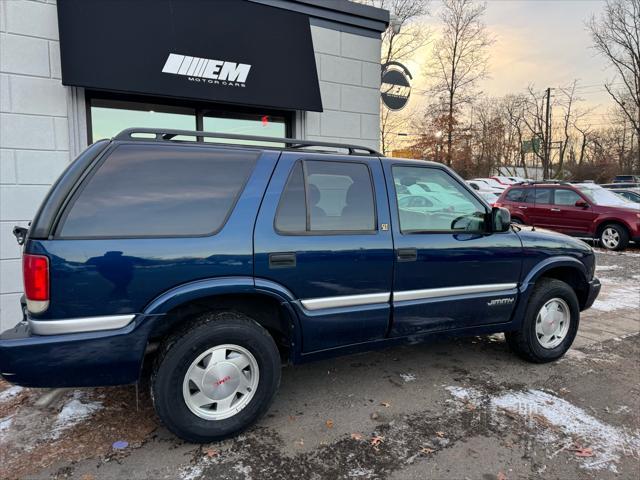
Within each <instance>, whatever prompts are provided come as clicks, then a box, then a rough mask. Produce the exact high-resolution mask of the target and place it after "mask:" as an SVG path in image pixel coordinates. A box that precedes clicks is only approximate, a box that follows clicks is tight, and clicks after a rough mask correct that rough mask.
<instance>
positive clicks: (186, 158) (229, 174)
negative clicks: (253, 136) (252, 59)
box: [60, 145, 258, 237]
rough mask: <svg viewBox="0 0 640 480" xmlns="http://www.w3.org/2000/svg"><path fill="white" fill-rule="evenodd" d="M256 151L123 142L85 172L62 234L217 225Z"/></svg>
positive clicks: (196, 231) (163, 231) (200, 229)
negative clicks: (86, 176) (91, 171)
mask: <svg viewBox="0 0 640 480" xmlns="http://www.w3.org/2000/svg"><path fill="white" fill-rule="evenodd" d="M257 157H258V153H257V152H249V151H241V150H213V149H210V148H200V147H186V146H185V147H179V146H171V147H168V146H149V145H121V146H119V147H118V148H117V149H116V150H114V151H113V152H112V153H111V154H110V156H109V157H108V158H107V159H106V161H104V162H103V163H102V164H101V165H100V166H99V167H98V170H97V171H96V172H95V174H94V175H93V176H92V177H90V179H89V180H88V182H87V183H86V185H85V186H84V188H83V189H82V190H81V192H80V193H79V195H77V198H76V199H75V201H74V203H73V204H72V206H71V210H70V211H69V212H68V215H67V217H66V219H65V221H64V224H63V225H62V228H61V231H60V234H61V236H63V237H104V236H107V237H118V236H123V237H124V236H183V235H205V234H210V233H212V232H215V231H217V230H218V229H220V228H221V227H222V225H223V223H224V221H225V219H226V217H227V215H228V214H229V212H230V210H231V208H232V207H233V205H234V203H235V200H236V198H237V197H238V195H239V193H240V191H241V189H242V187H243V185H244V184H245V182H246V180H247V178H248V177H249V175H250V174H251V171H252V170H253V167H254V165H255V162H256V159H257Z"/></svg>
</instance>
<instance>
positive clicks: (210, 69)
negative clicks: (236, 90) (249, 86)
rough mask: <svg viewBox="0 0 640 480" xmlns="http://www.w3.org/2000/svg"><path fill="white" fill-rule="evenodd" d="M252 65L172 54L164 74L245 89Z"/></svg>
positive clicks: (165, 65) (163, 70)
mask: <svg viewBox="0 0 640 480" xmlns="http://www.w3.org/2000/svg"><path fill="white" fill-rule="evenodd" d="M250 70H251V65H249V64H247V63H236V62H226V61H223V60H212V59H209V58H199V57H190V56H188V55H179V54H177V53H170V54H169V56H168V57H167V61H166V62H165V64H164V67H163V68H162V72H163V73H172V74H174V75H183V76H185V77H188V78H189V80H190V81H192V82H194V81H195V82H204V83H212V84H216V85H220V84H221V85H229V86H237V87H244V85H245V82H246V81H247V77H248V76H249V71H250Z"/></svg>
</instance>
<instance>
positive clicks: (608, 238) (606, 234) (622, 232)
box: [599, 223, 629, 250]
mask: <svg viewBox="0 0 640 480" xmlns="http://www.w3.org/2000/svg"><path fill="white" fill-rule="evenodd" d="M599 240H600V245H602V246H603V247H604V248H606V249H607V250H624V249H625V248H626V247H627V245H628V244H629V233H628V232H627V230H626V229H625V228H624V227H622V226H620V225H617V224H615V223H610V224H608V225H605V226H604V227H603V228H602V231H601V232H600V238H599Z"/></svg>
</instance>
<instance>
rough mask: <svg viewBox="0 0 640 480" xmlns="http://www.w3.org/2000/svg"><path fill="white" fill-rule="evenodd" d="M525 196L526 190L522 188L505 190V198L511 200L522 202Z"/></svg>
mask: <svg viewBox="0 0 640 480" xmlns="http://www.w3.org/2000/svg"><path fill="white" fill-rule="evenodd" d="M526 198H527V191H526V190H524V189H522V188H512V189H511V190H509V192H507V196H506V197H505V199H506V200H509V201H511V202H524V201H526Z"/></svg>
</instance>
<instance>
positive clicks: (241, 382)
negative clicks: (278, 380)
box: [182, 345, 260, 420]
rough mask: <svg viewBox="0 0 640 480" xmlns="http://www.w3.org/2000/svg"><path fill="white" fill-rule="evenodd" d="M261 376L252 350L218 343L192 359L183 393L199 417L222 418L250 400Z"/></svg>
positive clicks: (185, 399)
mask: <svg viewBox="0 0 640 480" xmlns="http://www.w3.org/2000/svg"><path fill="white" fill-rule="evenodd" d="M259 380H260V371H259V368H258V362H257V361H256V359H255V357H254V356H253V355H252V354H251V352H249V350H247V349H246V348H243V347H241V346H239V345H218V346H215V347H213V348H210V349H208V350H206V351H205V352H203V353H201V354H200V355H199V356H198V357H197V358H196V359H195V360H194V361H193V362H191V365H190V366H189V369H188V370H187V373H186V374H185V377H184V381H183V383H182V396H183V397H184V402H185V403H186V405H187V407H188V408H189V410H191V411H192V412H193V413H194V414H195V415H197V416H198V417H200V418H204V419H205V420H223V419H225V418H229V417H232V416H234V415H235V414H236V413H238V412H239V411H240V410H242V409H243V408H244V407H246V406H247V405H248V404H249V402H250V401H251V399H252V398H253V396H254V395H255V393H256V389H257V387H258V381H259Z"/></svg>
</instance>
